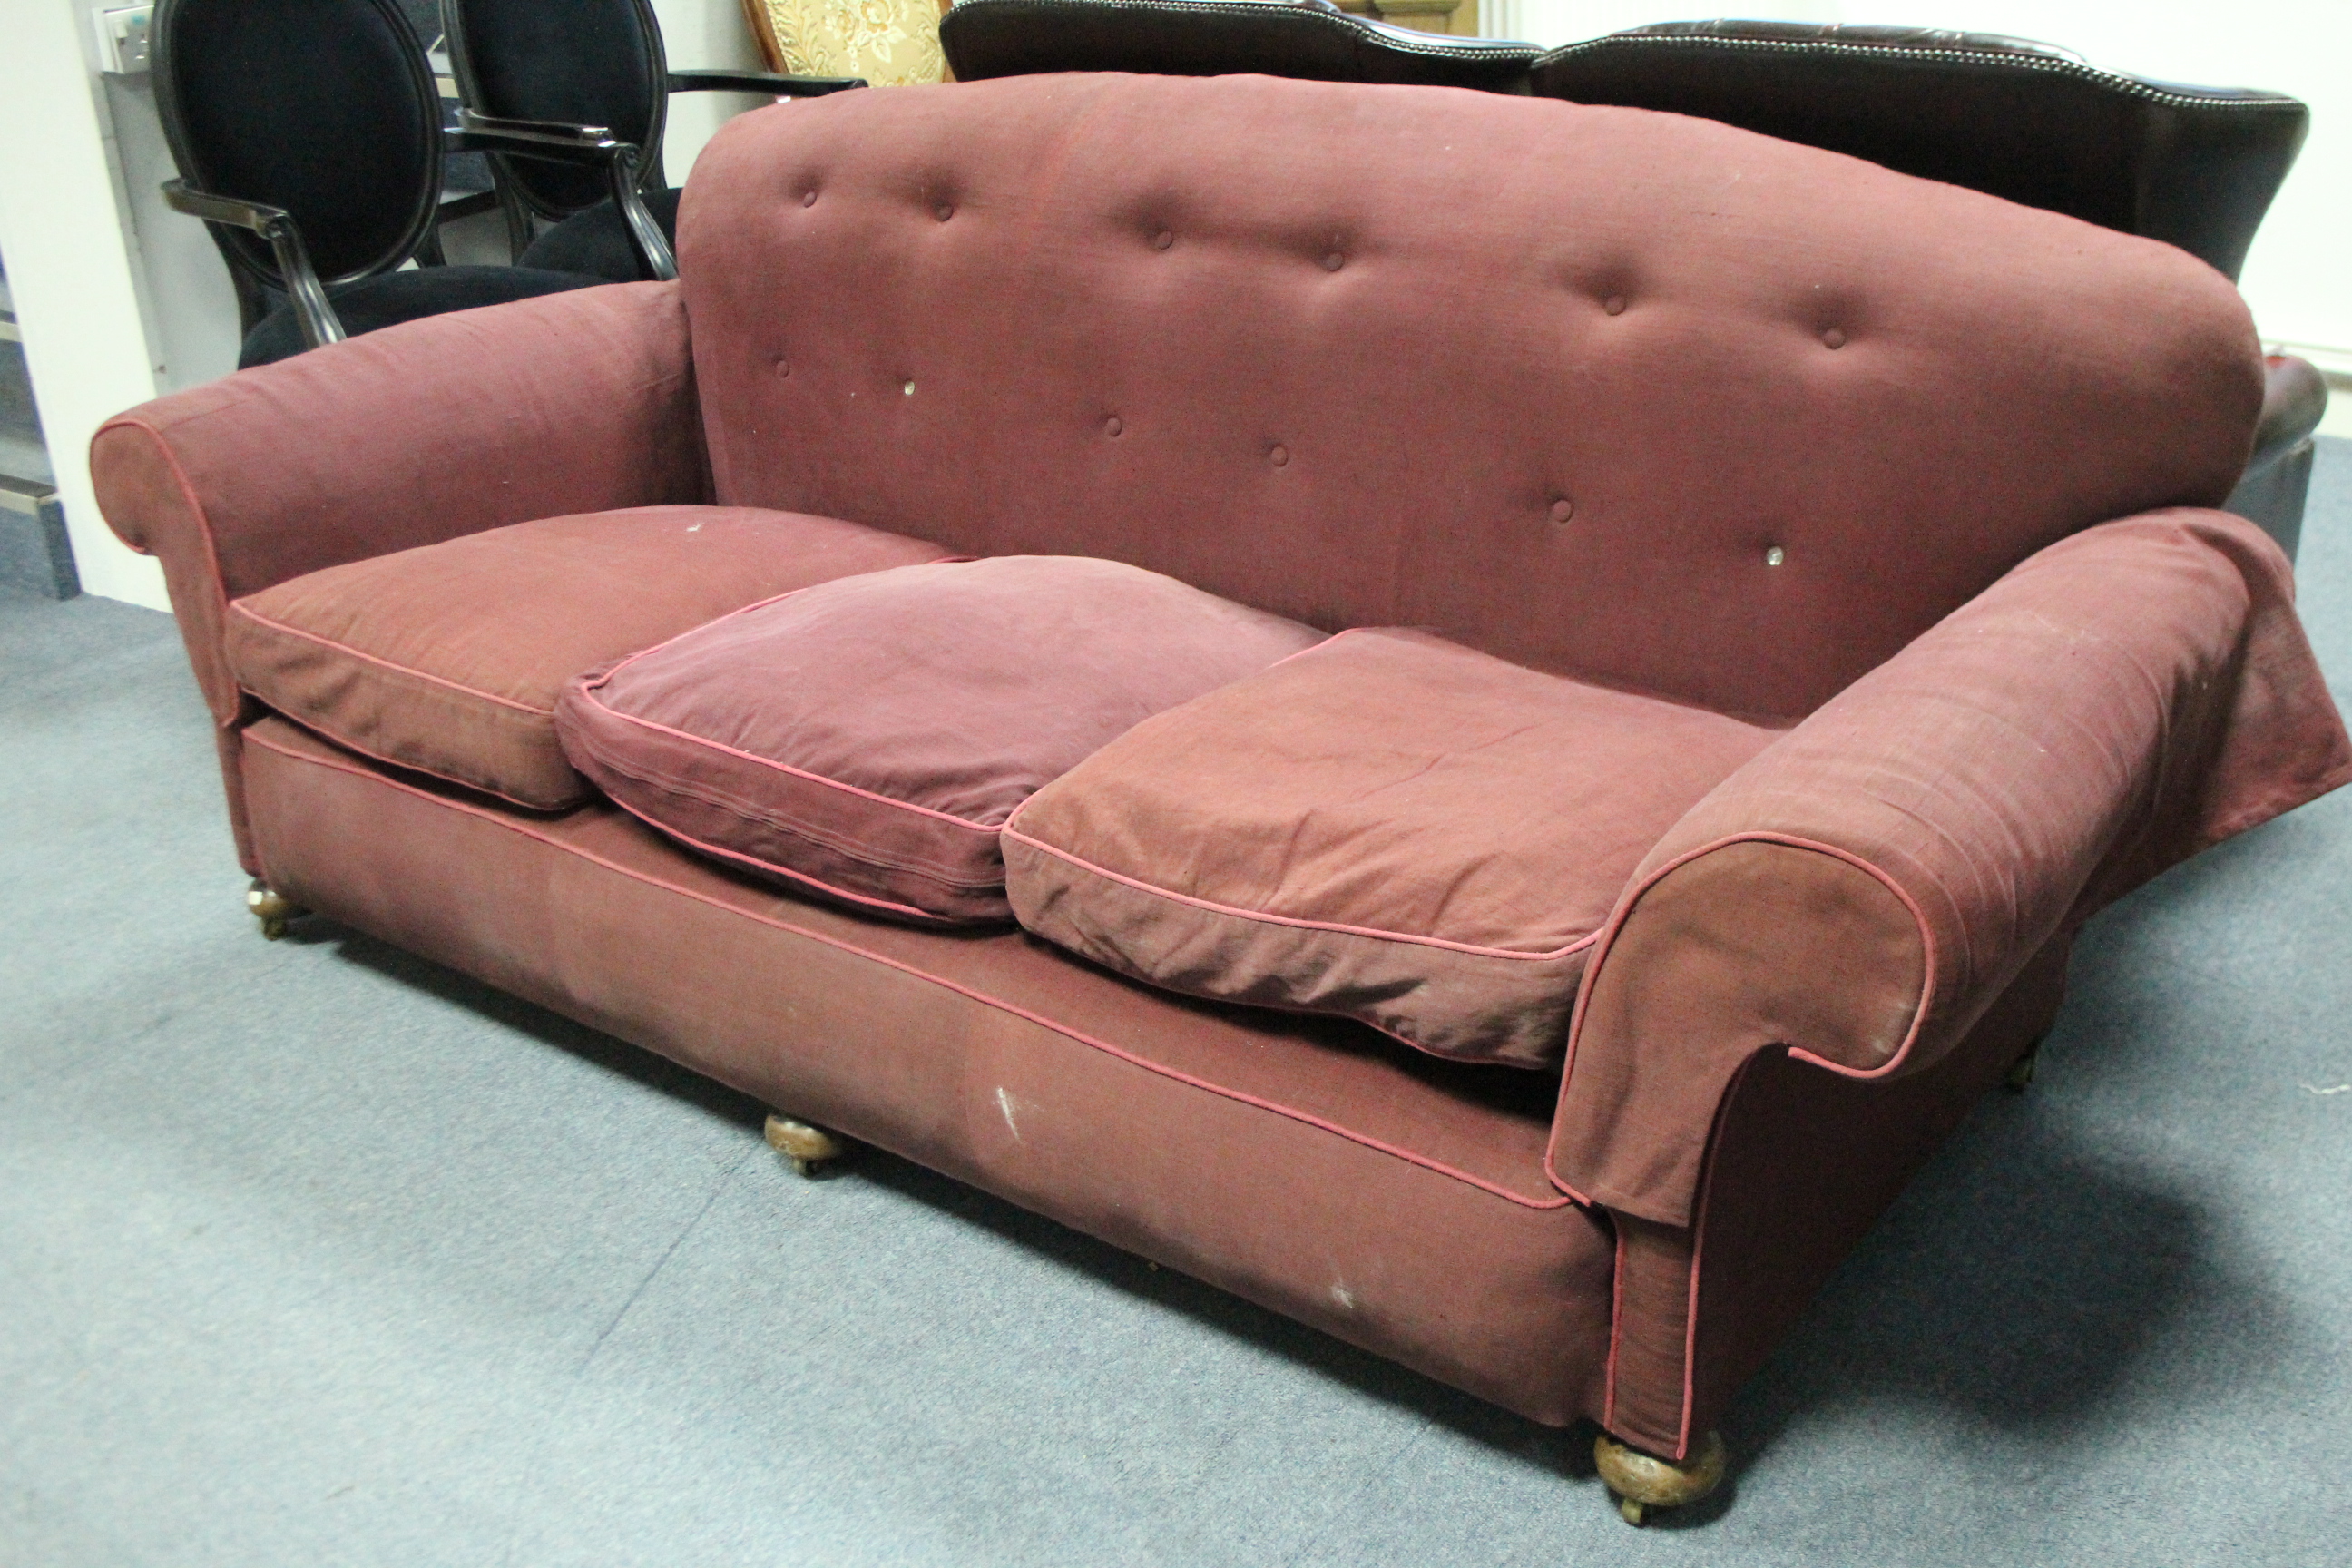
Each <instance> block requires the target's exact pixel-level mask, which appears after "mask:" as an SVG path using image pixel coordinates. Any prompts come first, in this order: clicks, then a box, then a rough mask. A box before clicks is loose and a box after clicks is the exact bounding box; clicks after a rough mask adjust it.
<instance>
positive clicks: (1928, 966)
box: [1543, 832, 1937, 1450]
mask: <svg viewBox="0 0 2352 1568" xmlns="http://www.w3.org/2000/svg"><path fill="white" fill-rule="evenodd" d="M1732 844H1785V845H1787V846H1789V847H1790V848H1792V849H1810V850H1812V851H1814V852H1816V853H1818V854H1822V855H1828V856H1830V857H1832V858H1835V859H1839V860H1843V861H1844V862H1845V863H1846V864H1847V865H1849V866H1852V867H1853V868H1855V869H1857V870H1860V871H1864V872H1866V873H1867V874H1869V875H1870V876H1872V877H1874V878H1876V879H1878V880H1879V882H1880V883H1882V884H1883V885H1884V886H1885V888H1886V889H1887V890H1888V891H1889V892H1891V893H1893V894H1894V895H1895V898H1896V899H1897V900H1901V902H1902V904H1903V907H1904V908H1905V909H1906V910H1909V911H1910V912H1911V919H1912V920H1913V921H1915V922H1916V924H1917V926H1918V928H1919V944H1920V947H1921V949H1922V959H1923V964H1922V967H1923V968H1924V969H1925V971H1926V973H1924V974H1923V975H1922V976H1921V978H1920V984H1919V1001H1918V1005H1917V1006H1916V1008H1914V1010H1913V1012H1912V1015H1911V1027H1910V1029H1909V1031H1908V1032H1906V1034H1905V1035H1904V1037H1903V1043H1902V1044H1901V1045H1899V1046H1897V1047H1895V1054H1894V1055H1893V1056H1891V1057H1889V1058H1886V1060H1885V1061H1884V1062H1882V1063H1881V1064H1880V1065H1878V1066H1877V1067H1874V1068H1850V1067H1845V1066H1842V1065H1841V1064H1839V1063H1837V1062H1833V1061H1831V1060H1829V1059H1828V1058H1825V1057H1822V1056H1818V1055H1816V1054H1814V1053H1813V1052H1811V1051H1808V1050H1802V1049H1800V1048H1798V1047H1789V1055H1790V1056H1791V1057H1793V1058H1797V1059H1798V1060H1800V1061H1806V1062H1811V1064H1812V1065H1814V1066H1815V1067H1820V1068H1828V1069H1829V1070H1830V1071H1831V1072H1833V1073H1835V1074H1837V1075H1838V1076H1839V1077H1841V1078H1850V1079H1856V1080H1858V1081H1862V1082H1868V1081H1869V1080H1871V1079H1879V1078H1884V1077H1885V1076H1886V1075H1887V1074H1888V1073H1891V1072H1893V1071H1894V1070H1895V1068H1897V1067H1899V1066H1901V1065H1902V1063H1903V1061H1904V1059H1905V1058H1907V1057H1908V1056H1909V1055H1910V1054H1911V1047H1913V1045H1914V1044H1916V1042H1917V1040H1918V1038H1919V1031H1920V1030H1921V1029H1922V1028H1923V1027H1924V1026H1926V1024H1927V1005H1928V1003H1929V1002H1930V1001H1932V1000H1933V999H1934V997H1935V994H1936V969H1937V952H1936V933H1935V931H1933V930H1931V929H1930V928H1929V927H1928V924H1927V914H1926V912H1925V911H1924V910H1921V909H1920V908H1919V903H1918V900H1916V899H1914V898H1913V897H1912V896H1911V894H1910V893H1909V892H1908V891H1907V890H1906V889H1904V887H1903V886H1902V885H1901V884H1900V883H1898V882H1896V881H1895V879H1894V878H1892V877H1890V876H1888V875H1887V874H1886V873H1885V871H1882V870H1880V869H1879V868H1877V867H1876V866H1874V865H1872V864H1871V863H1870V862H1869V861H1867V860H1865V859H1864V858H1862V857H1861V856H1859V855H1856V854H1854V853H1853V852H1852V851H1851V850H1846V849H1841V848H1839V847H1836V846H1835V845H1832V844H1823V843H1822V842H1821V841H1820V840H1819V839H1813V838H1804V837H1799V836H1797V835H1795V834H1790V833H1763V832H1757V833H1732V834H1727V835H1725V836H1724V837H1721V838H1717V839H1714V840H1711V841H1710V842H1708V843H1706V844H1702V845H1700V846H1699V847H1697V848H1696V849H1692V850H1689V851H1686V852H1685V853H1684V854H1681V855H1677V856H1675V858H1673V859H1672V860H1669V861H1667V862H1666V863H1665V864H1664V866H1661V867H1659V868H1657V869H1656V870H1655V871H1653V872H1652V873H1651V874H1650V875H1649V876H1648V877H1646V878H1644V879H1643V882H1642V885H1641V887H1640V888H1639V889H1637V890H1636V891H1635V892H1634V894H1633V897H1632V898H1630V899H1628V900H1625V901H1624V903H1623V904H1622V905H1621V906H1620V907H1619V909H1618V911H1617V913H1616V914H1615V915H1614V916H1612V918H1611V920H1610V921H1609V925H1608V927H1607V929H1606V930H1605V931H1603V932H1602V933H1601V934H1602V938H1603V946H1602V948H1601V954H1600V956H1599V957H1597V958H1595V959H1594V960H1593V962H1592V963H1591V966H1590V967H1589V968H1587V970H1586V971H1585V975H1584V984H1583V985H1582V986H1580V988H1579V990H1578V994H1577V998H1576V1010H1575V1012H1574V1014H1573V1015H1572V1016H1571V1018H1570V1023H1569V1031H1568V1059H1567V1060H1566V1061H1565V1062H1563V1063H1562V1064H1561V1067H1560V1079H1559V1087H1560V1096H1561V1098H1562V1099H1563V1100H1564V1099H1566V1098H1567V1095H1568V1081H1569V1075H1570V1074H1571V1073H1573V1072H1574V1071H1575V1070H1576V1047H1577V1045H1578V1043H1579V1041H1580V1039H1581V1037H1582V1036H1583V1033H1584V1009H1585V1006H1586V1005H1587V1004H1588V1003H1589V1002H1590V1001H1591V998H1592V993H1593V991H1594V989H1595V988H1596V986H1597V985H1598V983H1599V981H1600V978H1601V964H1602V963H1606V962H1607V960H1608V956H1609V952H1608V947H1607V945H1606V944H1607V943H1608V942H1613V941H1614V940H1615V939H1616V935H1617V932H1618V930H1619V929H1620V928H1621V927H1622V926H1623V925H1624V923H1625V921H1626V920H1627V919H1628V918H1629V917H1630V916H1631V915H1632V914H1633V910H1634V909H1635V907H1636V906H1638V905H1639V904H1640V903H1641V901H1642V900H1643V896H1644V895H1646V894H1647V893H1648V892H1649V891H1650V889H1653V888H1654V887H1656V886H1657V885H1658V883H1659V881H1660V880H1662V879H1664V877H1665V876H1666V875H1667V874H1668V873H1670V872H1672V871H1674V870H1675V868H1678V867H1681V866H1684V865H1686V864H1688V863H1689V862H1690V861H1692V860H1695V859H1696V858H1698V857H1700V856H1702V855H1706V854H1709V853H1712V852H1713V851H1715V850H1717V849H1721V848H1723V847H1726V846H1728V845H1732ZM1750 1059H1751V1060H1752V1059H1753V1058H1750ZM1747 1070H1748V1068H1747V1064H1746V1063H1744V1062H1743V1063H1742V1064H1741V1065H1740V1067H1739V1069H1738V1071H1737V1072H1735V1073H1734V1074H1733V1075H1732V1079H1731V1083H1730V1084H1729V1085H1727V1086H1726V1087H1725V1090H1724V1093H1725V1095H1726V1097H1727V1098H1728V1096H1729V1094H1730V1092H1731V1089H1733V1088H1734V1087H1737V1085H1738V1081H1739V1079H1740V1076H1741V1075H1742V1074H1744V1073H1746V1072H1747ZM1553 1125H1554V1127H1555V1129H1557V1127H1558V1121H1556V1120H1555V1121H1554V1123H1553ZM1713 1136H1714V1135H1713V1132H1712V1130H1710V1131H1709V1134H1708V1137H1709V1142H1712V1141H1713ZM1552 1149H1553V1145H1552V1144H1551V1143H1549V1142H1547V1143H1546V1144H1545V1145H1544V1159H1543V1165H1544V1174H1545V1175H1546V1176H1548V1177H1549V1178H1550V1180H1551V1184H1552V1185H1554V1186H1556V1187H1558V1188H1559V1190H1560V1191H1561V1192H1563V1193H1565V1194H1568V1195H1569V1196H1570V1197H1571V1198H1573V1199H1575V1200H1576V1201H1577V1202H1579V1203H1581V1204H1584V1205H1588V1206H1598V1207H1606V1206H1607V1205H1605V1204H1603V1205H1595V1204H1594V1203H1593V1200H1592V1199H1591V1198H1589V1197H1586V1196H1585V1195H1584V1194H1581V1193H1579V1192H1578V1191H1577V1190H1576V1189H1575V1188H1574V1187H1572V1186H1570V1185H1569V1184H1568V1183H1566V1182H1565V1181H1562V1180H1561V1179H1560V1175H1559V1167H1558V1166H1557V1165H1555V1164H1554V1163H1553V1161H1552ZM1705 1185H1706V1177H1705V1173H1704V1172H1702V1173H1701V1176H1700V1187H1701V1189H1702V1194H1703V1192H1704V1188H1705ZM1692 1210H1693V1212H1692V1215H1691V1226H1692V1229H1691V1263H1690V1290H1689V1294H1688V1296H1687V1297H1686V1298H1685V1306H1684V1324H1683V1409H1682V1425H1681V1426H1680V1427H1679V1428H1677V1430H1676V1434H1675V1443H1676V1446H1677V1447H1678V1448H1679V1449H1684V1450H1686V1449H1687V1448H1688V1447H1689V1444H1690V1421H1691V1405H1692V1400H1693V1396H1694V1392H1695V1390H1696V1381H1695V1380H1696V1359H1697V1350H1698V1287H1699V1279H1700V1275H1701V1272H1702V1265H1703V1261H1704V1259H1705V1257H1706V1205H1705V1204H1704V1203H1703V1202H1699V1201H1696V1199H1695V1201H1694V1202H1693V1205H1692ZM1623 1247H1624V1232H1623V1230H1622V1227H1621V1228H1620V1230H1619V1232H1618V1248H1619V1252H1618V1260H1619V1279H1620V1289H1619V1290H1618V1291H1617V1293H1616V1294H1615V1295H1613V1296H1612V1299H1611V1301H1610V1320H1611V1321H1610V1326H1609V1363H1608V1366H1607V1369H1606V1371H1605V1373H1603V1375H1604V1377H1605V1378H1606V1379H1607V1384H1608V1385H1607V1391H1606V1393H1605V1394H1603V1395H1602V1398H1601V1425H1603V1426H1607V1425H1608V1424H1609V1423H1610V1421H1611V1419H1612V1416H1613V1415H1614V1414H1615V1411H1616V1408H1617V1338H1618V1335H1619V1333H1620V1332H1621V1331H1622V1300H1623V1292H1622V1279H1623V1257H1624V1254H1623Z"/></svg>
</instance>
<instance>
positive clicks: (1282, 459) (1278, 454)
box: [1266, 447, 1290, 468]
mask: <svg viewBox="0 0 2352 1568" xmlns="http://www.w3.org/2000/svg"><path fill="white" fill-rule="evenodd" d="M1266 456H1267V457H1269V458H1273V459H1274V466H1275V467H1276V468H1285V467H1287V466H1288V464H1289V462H1290V448H1289V447H1276V448H1275V449H1274V450H1273V451H1271V452H1268V453H1267V454H1266Z"/></svg>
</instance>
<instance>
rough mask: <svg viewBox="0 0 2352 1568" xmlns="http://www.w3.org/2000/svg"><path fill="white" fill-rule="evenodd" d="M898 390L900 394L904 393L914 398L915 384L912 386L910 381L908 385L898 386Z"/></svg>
mask: <svg viewBox="0 0 2352 1568" xmlns="http://www.w3.org/2000/svg"><path fill="white" fill-rule="evenodd" d="M898 390H899V391H900V392H902V393H905V394H906V395H908V397H912V396H914V395H915V384H914V383H913V382H911V381H910V382H908V383H906V384H903V385H902V386H900V387H899V388H898Z"/></svg>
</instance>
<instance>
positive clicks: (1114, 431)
mask: <svg viewBox="0 0 2352 1568" xmlns="http://www.w3.org/2000/svg"><path fill="white" fill-rule="evenodd" d="M1126 428H1127V426H1124V425H1122V424H1120V423H1119V422H1118V415H1116V414H1114V415H1112V416H1110V417H1109V418H1108V419H1106V420H1104V421H1103V434H1104V435H1106V436H1116V435H1118V433H1119V432H1120V431H1122V430H1124V429H1126Z"/></svg>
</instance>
